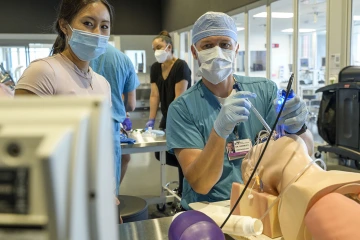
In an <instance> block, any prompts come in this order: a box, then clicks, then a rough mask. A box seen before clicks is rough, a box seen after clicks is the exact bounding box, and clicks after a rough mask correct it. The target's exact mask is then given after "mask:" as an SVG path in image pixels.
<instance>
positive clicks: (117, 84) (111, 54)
mask: <svg viewBox="0 0 360 240" xmlns="http://www.w3.org/2000/svg"><path fill="white" fill-rule="evenodd" d="M90 66H91V68H92V69H93V70H94V71H95V72H97V73H98V74H100V75H102V76H103V77H105V78H106V80H107V81H108V82H109V83H110V87H111V102H112V112H113V120H114V150H115V152H114V158H115V159H114V161H115V182H116V189H115V194H118V193H119V186H120V178H121V147H120V123H122V122H123V121H124V120H125V118H126V112H131V111H133V110H134V109H135V105H136V91H135V90H136V88H137V87H138V86H139V84H140V83H139V79H138V77H137V75H136V73H135V69H134V66H133V64H132V62H131V60H130V59H129V57H128V56H126V55H125V54H124V53H122V52H121V51H120V50H118V49H116V48H115V47H113V46H111V45H110V44H108V47H107V49H106V52H105V53H104V54H103V55H101V56H100V57H98V58H97V59H95V60H92V61H91V62H90ZM122 95H124V100H123V98H122Z"/></svg>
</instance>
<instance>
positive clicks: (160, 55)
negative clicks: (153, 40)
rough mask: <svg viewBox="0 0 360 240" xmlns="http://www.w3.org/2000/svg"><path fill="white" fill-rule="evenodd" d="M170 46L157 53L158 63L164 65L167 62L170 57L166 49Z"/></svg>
mask: <svg viewBox="0 0 360 240" xmlns="http://www.w3.org/2000/svg"><path fill="white" fill-rule="evenodd" d="M168 46H169V44H168V45H167V46H166V48H165V49H160V50H156V51H155V58H156V61H158V62H159V63H163V62H165V61H166V59H167V57H168V53H167V52H166V49H167V48H168Z"/></svg>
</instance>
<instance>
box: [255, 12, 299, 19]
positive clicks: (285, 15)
mask: <svg viewBox="0 0 360 240" xmlns="http://www.w3.org/2000/svg"><path fill="white" fill-rule="evenodd" d="M253 17H256V18H266V17H267V12H261V13H258V14H255V15H254V16H253ZM271 17H272V18H292V17H294V14H293V13H287V12H272V13H271Z"/></svg>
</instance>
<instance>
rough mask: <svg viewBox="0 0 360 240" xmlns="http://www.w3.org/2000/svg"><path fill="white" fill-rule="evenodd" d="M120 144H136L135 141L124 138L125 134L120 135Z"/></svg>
mask: <svg viewBox="0 0 360 240" xmlns="http://www.w3.org/2000/svg"><path fill="white" fill-rule="evenodd" d="M120 142H121V143H128V144H134V143H135V142H136V140H135V139H132V138H128V137H126V135H125V134H122V133H120Z"/></svg>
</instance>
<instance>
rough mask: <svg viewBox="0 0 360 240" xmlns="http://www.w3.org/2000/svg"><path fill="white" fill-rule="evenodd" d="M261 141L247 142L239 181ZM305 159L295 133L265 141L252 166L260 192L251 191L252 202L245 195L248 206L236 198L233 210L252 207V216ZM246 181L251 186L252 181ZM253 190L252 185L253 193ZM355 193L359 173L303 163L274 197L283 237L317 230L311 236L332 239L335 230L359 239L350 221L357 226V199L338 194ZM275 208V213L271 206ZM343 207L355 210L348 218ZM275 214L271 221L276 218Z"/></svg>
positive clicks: (302, 237) (293, 238)
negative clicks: (256, 166) (253, 143)
mask: <svg viewBox="0 0 360 240" xmlns="http://www.w3.org/2000/svg"><path fill="white" fill-rule="evenodd" d="M264 146H265V143H263V144H259V145H257V146H255V147H253V149H252V150H251V151H250V152H249V153H248V155H247V156H246V157H245V158H244V160H243V163H242V167H241V170H242V175H243V180H244V182H245V183H246V182H247V181H248V179H249V176H250V174H251V171H252V170H253V167H254V166H255V164H256V161H257V160H258V158H259V155H260V152H261V151H262V149H263V147H264ZM285 146H286V147H285ZM311 161H312V159H311V158H310V157H309V155H308V150H307V148H306V145H305V143H304V141H303V140H302V139H301V138H300V137H298V136H296V135H289V136H285V137H282V138H280V139H278V140H276V141H273V140H272V141H270V142H269V146H268V148H267V150H266V152H265V154H264V157H263V160H262V162H261V163H260V166H259V168H258V171H257V173H258V175H259V177H260V179H261V181H262V183H263V191H264V193H257V194H254V199H252V201H253V202H252V203H251V202H249V201H248V202H249V203H250V204H248V206H244V204H241V202H240V204H239V206H238V207H239V209H238V211H237V213H239V212H241V210H242V209H243V210H244V208H245V207H247V208H249V209H248V210H247V211H248V212H249V211H252V212H253V213H254V214H255V213H257V216H259V214H260V216H261V215H262V214H263V213H264V212H265V211H266V210H267V208H265V209H264V205H266V206H268V205H269V204H268V201H269V199H271V197H272V201H273V200H274V196H277V195H279V194H280V193H282V192H283V191H284V189H285V188H286V187H287V185H288V184H289V183H291V182H292V180H294V176H296V175H297V174H298V173H299V172H302V171H303V170H304V168H305V167H306V166H307V165H308V164H309V163H310V162H311ZM253 181H254V180H253ZM238 185H239V184H236V183H234V185H233V192H234V194H232V196H231V198H232V199H231V202H232V203H233V202H234V201H235V200H236V199H235V198H237V197H238V196H239V195H238V194H235V192H239V191H236V188H237V186H238ZM249 186H252V182H251V183H250V185H249ZM255 191H256V190H253V192H254V193H255ZM336 192H337V193H336ZM359 193H360V174H358V173H350V172H341V171H328V172H327V171H324V170H322V169H321V168H320V167H319V166H318V165H316V164H312V165H309V167H308V169H307V170H306V171H305V172H303V173H302V174H301V175H300V176H299V178H298V179H297V180H296V181H295V182H293V183H291V185H290V187H289V188H287V190H286V191H285V192H284V193H283V195H282V197H281V200H280V202H279V205H278V208H279V215H278V216H277V217H278V221H279V223H280V229H281V232H282V235H283V237H284V238H285V240H287V239H290V240H307V239H312V237H315V236H317V238H314V239H316V240H318V239H335V236H337V235H336V234H338V233H339V234H343V235H338V236H337V237H338V238H336V239H360V235H359V233H358V231H357V232H356V230H357V228H356V227H353V226H355V225H356V226H360V205H359V204H358V203H356V202H355V201H354V200H352V199H349V198H347V197H345V196H344V194H353V195H352V196H358V194H359ZM269 194H270V195H269ZM271 195H274V196H271ZM244 197H245V196H244ZM241 201H243V200H241ZM324 206H329V207H332V208H333V207H335V208H337V209H338V210H339V211H338V212H335V211H329V209H331V208H324ZM354 206H355V207H354ZM241 208H242V209H241ZM259 212H261V213H259ZM275 212H276V213H277V209H276V210H275ZM345 212H349V214H351V213H356V214H351V215H350V216H351V217H352V219H349V217H348V216H347V215H346V213H345ZM344 213H345V214H344ZM242 215H243V212H242ZM275 215H277V214H274V213H273V216H275ZM276 220H277V219H272V220H271V221H273V224H276ZM264 225H265V223H264ZM329 227H330V228H331V231H330V235H329V236H328V238H326V229H329ZM337 230H339V231H337ZM327 232H329V231H327ZM344 234H346V235H344ZM319 236H320V237H321V238H319ZM350 236H351V237H350Z"/></svg>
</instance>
